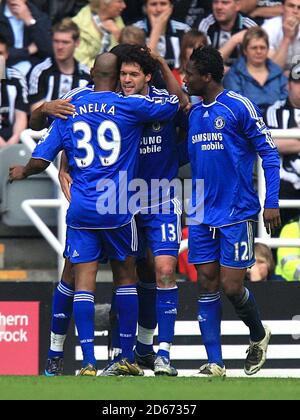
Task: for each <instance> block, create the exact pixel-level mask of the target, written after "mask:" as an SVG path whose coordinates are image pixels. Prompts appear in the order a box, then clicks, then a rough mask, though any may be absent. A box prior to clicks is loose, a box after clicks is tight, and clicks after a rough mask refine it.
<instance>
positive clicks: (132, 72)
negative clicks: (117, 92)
mask: <svg viewBox="0 0 300 420" xmlns="http://www.w3.org/2000/svg"><path fill="white" fill-rule="evenodd" d="M150 80H151V76H150V75H149V74H148V75H145V73H144V72H143V70H142V69H141V67H140V65H139V64H137V63H132V64H131V63H123V64H122V66H121V71H120V83H121V88H122V91H123V93H124V95H125V96H129V95H135V94H140V95H147V93H148V83H149V82H150Z"/></svg>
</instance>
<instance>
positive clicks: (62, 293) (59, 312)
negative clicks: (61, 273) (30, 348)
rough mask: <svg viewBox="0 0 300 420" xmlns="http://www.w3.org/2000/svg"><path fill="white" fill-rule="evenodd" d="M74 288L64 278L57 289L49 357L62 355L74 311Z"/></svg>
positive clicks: (53, 307) (54, 299)
mask: <svg viewBox="0 0 300 420" xmlns="http://www.w3.org/2000/svg"><path fill="white" fill-rule="evenodd" d="M73 299H74V289H73V288H71V286H70V285H69V284H67V283H65V282H64V281H63V280H61V281H60V283H59V284H58V286H57V288H56V289H55V292H54V296H53V303H52V321H51V343H50V349H49V351H48V357H62V356H63V346H64V342H65V339H66V335H67V331H68V327H69V324H70V320H71V317H72V313H73Z"/></svg>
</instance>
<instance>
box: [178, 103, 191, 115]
mask: <svg viewBox="0 0 300 420" xmlns="http://www.w3.org/2000/svg"><path fill="white" fill-rule="evenodd" d="M180 105H181V104H180ZM192 106H193V105H192V104H191V103H190V101H187V102H186V103H184V104H182V105H181V109H182V111H183V112H184V113H185V114H188V113H189V112H190V110H191V108H192Z"/></svg>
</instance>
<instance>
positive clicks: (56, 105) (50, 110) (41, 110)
mask: <svg viewBox="0 0 300 420" xmlns="http://www.w3.org/2000/svg"><path fill="white" fill-rule="evenodd" d="M71 100H72V98H68V99H55V100H54V101H50V102H44V103H43V104H41V105H40V106H39V107H38V108H36V109H34V110H33V111H32V113H31V116H30V120H29V126H30V128H32V130H36V131H39V130H42V129H43V128H46V127H47V126H48V120H47V118H48V117H49V116H51V117H56V118H61V119H62V120H66V119H67V118H68V116H69V115H73V113H74V110H75V107H74V105H72V104H71V103H70V101H71Z"/></svg>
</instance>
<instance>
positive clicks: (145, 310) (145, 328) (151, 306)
mask: <svg viewBox="0 0 300 420" xmlns="http://www.w3.org/2000/svg"><path fill="white" fill-rule="evenodd" d="M137 292H138V298H139V319H138V336H137V343H136V351H137V353H138V354H139V355H141V356H143V355H146V354H149V353H152V352H153V351H154V350H153V336H154V331H155V328H156V325H157V321H156V283H143V282H141V281H140V282H139V283H138V285H137Z"/></svg>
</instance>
